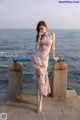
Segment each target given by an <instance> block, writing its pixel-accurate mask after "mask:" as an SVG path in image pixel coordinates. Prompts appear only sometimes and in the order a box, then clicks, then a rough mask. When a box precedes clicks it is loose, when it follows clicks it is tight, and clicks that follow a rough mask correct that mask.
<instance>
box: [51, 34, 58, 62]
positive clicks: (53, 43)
mask: <svg viewBox="0 0 80 120" xmlns="http://www.w3.org/2000/svg"><path fill="white" fill-rule="evenodd" d="M51 51H52V58H53V59H54V60H55V61H57V60H58V57H55V33H52V45H51Z"/></svg>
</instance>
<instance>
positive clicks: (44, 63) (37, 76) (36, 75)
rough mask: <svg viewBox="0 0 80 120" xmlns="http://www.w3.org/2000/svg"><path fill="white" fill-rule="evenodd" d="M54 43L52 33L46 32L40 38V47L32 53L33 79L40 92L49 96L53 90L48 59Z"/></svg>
mask: <svg viewBox="0 0 80 120" xmlns="http://www.w3.org/2000/svg"><path fill="white" fill-rule="evenodd" d="M51 45H52V35H48V33H46V34H45V35H44V37H43V38H42V39H41V40H40V47H39V49H38V50H36V51H35V53H34V54H33V55H32V57H31V60H32V67H33V79H34V83H35V87H36V89H37V90H38V91H39V94H41V95H44V96H47V95H48V94H49V93H50V92H51V90H50V86H49V80H48V72H47V68H48V59H49V52H50V48H51Z"/></svg>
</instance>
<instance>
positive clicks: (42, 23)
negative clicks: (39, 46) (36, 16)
mask: <svg viewBox="0 0 80 120" xmlns="http://www.w3.org/2000/svg"><path fill="white" fill-rule="evenodd" d="M41 25H42V26H44V27H46V29H47V25H46V23H45V22H44V21H40V22H38V24H37V27H36V31H37V35H36V42H37V41H38V38H39V27H40V26H41Z"/></svg>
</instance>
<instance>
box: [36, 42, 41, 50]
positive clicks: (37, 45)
mask: <svg viewBox="0 0 80 120" xmlns="http://www.w3.org/2000/svg"><path fill="white" fill-rule="evenodd" d="M39 46H40V40H38V41H37V42H36V45H35V48H36V50H38V49H39Z"/></svg>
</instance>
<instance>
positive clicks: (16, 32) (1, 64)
mask: <svg viewBox="0 0 80 120" xmlns="http://www.w3.org/2000/svg"><path fill="white" fill-rule="evenodd" d="M53 31H54V32H55V35H56V56H58V57H63V58H64V59H65V62H66V63H67V64H68V89H75V90H76V92H77V93H78V94H79V95H80V30H73V29H69V30H68V29H53V30H49V32H53ZM35 35H36V31H35V30H31V29H3V30H2V29H0V93H8V92H9V89H8V66H9V63H10V62H11V61H12V60H13V58H18V57H30V56H31V55H32V53H33V51H34V50H35V47H34V46H35ZM48 69H49V73H50V72H51V64H49V68H48ZM23 70H24V72H26V71H30V70H31V64H30V63H24V64H23ZM49 76H50V74H49ZM23 85H24V91H30V92H31V91H34V90H35V89H34V81H33V79H32V77H29V76H25V75H24V77H23Z"/></svg>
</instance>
